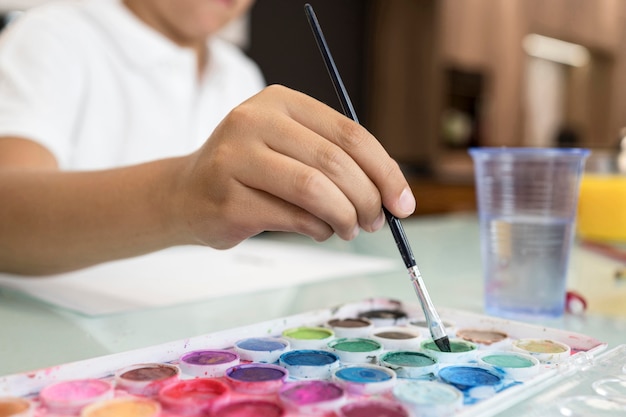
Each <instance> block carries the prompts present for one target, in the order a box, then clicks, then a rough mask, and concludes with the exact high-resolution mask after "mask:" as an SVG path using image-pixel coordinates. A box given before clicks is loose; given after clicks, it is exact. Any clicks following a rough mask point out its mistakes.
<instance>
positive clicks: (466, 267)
mask: <svg viewBox="0 0 626 417" xmlns="http://www.w3.org/2000/svg"><path fill="white" fill-rule="evenodd" d="M403 224H404V227H405V230H406V233H407V236H408V238H409V240H410V242H411V244H412V247H413V252H414V254H415V257H416V260H417V262H418V265H419V266H420V270H421V272H422V275H423V277H424V280H425V282H426V285H427V287H428V291H429V293H430V296H431V298H432V300H433V302H434V304H435V305H436V306H441V307H448V308H454V309H461V310H467V311H472V312H478V313H482V312H483V309H482V305H483V300H482V266H481V260H480V243H479V234H478V221H477V219H476V217H475V216H474V215H472V214H467V215H465V214H463V215H459V214H455V215H446V216H433V217H430V216H428V217H415V218H410V219H407V220H405V221H403ZM258 238H259V239H273V240H279V241H283V242H293V243H297V244H305V245H321V246H322V247H325V248H329V249H332V250H335V251H345V252H349V253H359V254H368V255H376V256H383V257H389V258H393V259H397V260H398V267H397V269H394V270H390V271H386V272H384V273H376V274H369V275H367V274H366V275H360V276H355V277H347V278H346V277H343V278H338V279H333V280H329V281H322V282H316V283H309V284H306V285H300V286H286V287H285V288H282V289H278V290H271V291H262V292H256V293H248V294H240V295H236V296H229V297H223V298H217V299H210V300H206V301H203V302H197V303H191V304H185V305H178V306H174V307H167V308H155V309H146V310H142V311H135V312H131V313H124V314H115V315H107V316H84V315H80V314H76V313H74V312H71V311H68V310H64V309H61V308H58V307H55V306H51V305H47V304H45V303H42V302H40V301H37V300H34V299H31V298H29V297H27V296H24V295H22V294H20V293H17V292H15V291H10V290H0V329H1V330H0V331H1V335H0V358H2V359H1V360H0V375H8V374H13V373H20V372H25V371H31V370H35V369H39V368H44V367H48V366H53V365H58V364H63V363H67V362H72V361H76V360H81V359H88V358H92V357H97V356H102V355H106V354H110V353H115V352H122V351H127V350H131V349H137V348H143V347H147V346H151V345H156V344H160V343H165V342H169V341H175V340H180V339H185V338H188V337H193V336H197V335H201V334H206V333H211V332H214V331H218V330H223V329H228V328H232V327H237V326H242V325H246V324H254V323H258V322H261V321H265V320H270V319H275V318H280V317H284V316H289V315H293V314H297V313H301V312H307V311H311V310H317V309H321V308H329V307H333V306H336V305H339V304H342V303H346V302H353V301H360V300H364V299H367V298H371V297H389V298H394V299H398V300H400V301H405V302H411V303H416V302H417V300H416V298H415V294H414V293H413V290H412V288H411V284H410V282H409V279H408V276H407V274H406V270H405V269H404V266H403V264H402V261H401V258H400V256H399V254H398V252H397V249H396V246H395V243H394V242H393V239H392V237H391V233H390V232H389V230H386V229H383V230H381V231H379V232H377V233H373V234H368V233H365V232H362V233H361V235H360V236H359V237H358V238H357V239H355V240H353V241H351V242H344V241H341V240H340V239H337V238H332V239H330V240H329V241H327V242H324V243H322V244H318V243H314V242H312V241H311V240H310V239H308V238H306V237H303V236H299V235H294V234H278V233H267V234H264V235H262V236H260V237H258ZM622 266H623V264H621V263H619V262H617V261H613V260H611V259H609V258H607V257H604V256H602V255H599V254H596V253H592V252H589V251H587V250H586V249H583V248H581V247H580V246H578V245H577V246H576V247H575V248H574V250H573V252H572V256H571V264H570V273H569V278H568V279H569V287H570V289H573V290H576V291H577V292H579V293H581V294H582V295H583V296H584V297H585V298H586V299H587V301H588V309H587V311H586V312H585V313H584V314H578V315H573V314H566V315H565V316H564V317H562V318H560V319H558V320H552V321H550V322H544V323H542V324H544V325H548V326H550V327H557V328H562V329H566V330H570V331H575V332H579V333H583V334H586V335H589V336H592V337H594V338H596V339H599V340H601V341H604V342H607V343H608V344H609V348H611V347H614V346H617V345H620V344H624V343H626V282H622V281H621V280H620V279H617V278H615V273H616V271H618V270H619V269H620V268H621V267H622ZM296 272H297V271H296Z"/></svg>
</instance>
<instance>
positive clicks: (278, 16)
mask: <svg viewBox="0 0 626 417" xmlns="http://www.w3.org/2000/svg"><path fill="white" fill-rule="evenodd" d="M46 1H55V0H22V1H20V0H12V1H10V0H9V1H8V0H0V11H1V12H2V15H3V24H4V23H6V22H7V21H9V20H10V19H11V18H13V17H15V16H18V15H19V14H16V13H15V11H16V10H17V11H19V10H25V9H27V8H29V7H32V6H33V5H36V4H39V3H44V2H46ZM309 3H311V4H312V5H313V7H314V8H315V11H316V14H317V16H318V19H319V20H320V24H321V25H322V28H323V30H324V33H325V35H326V40H327V42H328V44H329V46H330V48H331V51H332V53H333V56H334V58H335V61H336V62H337V66H338V68H339V70H340V72H341V74H342V77H343V78H344V82H345V84H346V87H347V89H348V91H349V94H350V96H351V98H352V100H353V102H354V105H355V109H356V111H357V114H358V115H359V118H360V121H361V123H362V124H363V125H364V126H365V127H367V128H368V129H369V130H370V131H371V132H372V133H374V134H375V135H376V136H377V137H378V138H379V139H380V141H381V142H382V143H383V145H384V146H385V148H386V149H387V150H388V152H389V153H390V154H391V155H392V156H393V157H394V158H395V159H396V160H397V161H398V162H399V163H400V164H401V166H402V168H403V169H404V171H405V173H406V174H407V177H409V179H410V181H411V184H412V187H413V191H414V193H415V195H416V197H417V199H418V208H417V211H416V215H424V214H434V213H447V212H456V211H473V210H475V204H476V203H475V196H474V188H473V168H472V162H471V160H470V158H469V155H468V154H467V148H468V147H472V146H503V145H506V146H548V147H549V146H581V147H588V148H591V149H592V150H594V151H597V152H600V153H601V152H606V151H608V152H613V151H616V150H617V149H618V148H619V139H620V138H619V134H620V129H621V128H622V127H623V126H626V25H625V23H626V1H623V0H334V1H332V2H331V1H328V0H326V1H323V0H318V1H315V0H310V1H309ZM303 5H304V2H298V1H294V0H257V2H256V4H255V6H254V8H253V9H252V11H251V13H250V15H249V16H247V17H246V19H244V20H243V21H242V22H238V24H237V25H234V26H233V27H232V28H229V29H228V30H227V31H225V33H224V36H227V37H230V38H231V39H232V40H233V41H234V42H237V43H239V44H240V45H241V46H242V48H243V49H244V50H245V51H246V53H248V54H249V55H250V56H251V57H252V58H253V59H255V60H256V61H257V62H258V64H259V65H260V66H261V69H262V70H263V72H264V74H265V76H266V79H267V81H268V83H280V84H283V85H287V86H289V87H291V88H294V89H297V90H300V91H303V92H305V93H307V94H310V95H312V96H314V97H316V98H318V99H320V100H322V101H324V102H326V103H327V104H329V105H331V106H333V107H335V108H337V109H340V107H339V102H338V100H337V97H336V95H335V92H334V90H333V87H332V84H331V82H330V79H329V77H328V74H327V73H326V69H325V67H324V65H323V63H322V60H321V58H320V54H319V51H318V49H317V46H316V45H315V42H314V40H313V37H312V34H311V30H310V28H309V26H308V23H307V21H306V18H305V16H304V11H303Z"/></svg>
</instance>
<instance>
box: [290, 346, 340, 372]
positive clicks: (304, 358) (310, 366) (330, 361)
mask: <svg viewBox="0 0 626 417" xmlns="http://www.w3.org/2000/svg"><path fill="white" fill-rule="evenodd" d="M278 361H279V364H280V365H281V366H283V367H284V368H285V369H287V371H288V372H289V376H290V377H292V378H296V379H327V378H330V376H331V375H332V372H333V371H334V370H335V369H337V368H339V365H340V362H339V356H337V355H336V354H334V353H333V352H328V351H326V350H315V349H299V350H292V351H290V352H285V353H283V354H282V355H280V358H279V360H278Z"/></svg>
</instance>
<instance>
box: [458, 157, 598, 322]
mask: <svg viewBox="0 0 626 417" xmlns="http://www.w3.org/2000/svg"><path fill="white" fill-rule="evenodd" d="M469 153H470V155H471V157H472V158H473V160H474V173H475V178H476V183H475V184H476V197H477V202H478V215H479V220H480V238H481V249H482V261H483V268H484V283H485V300H484V301H485V310H486V312H487V313H488V314H491V315H496V316H501V317H508V318H514V319H524V318H527V319H541V318H557V317H560V316H561V315H562V314H563V312H564V309H565V295H566V284H567V282H566V281H567V269H568V264H569V254H570V250H571V245H572V241H573V238H574V229H575V221H576V210H577V205H578V194H579V189H580V178H581V174H582V171H583V168H584V163H585V159H586V158H587V156H588V155H589V150H587V149H569V148H506V147H501V148H472V149H470V150H469Z"/></svg>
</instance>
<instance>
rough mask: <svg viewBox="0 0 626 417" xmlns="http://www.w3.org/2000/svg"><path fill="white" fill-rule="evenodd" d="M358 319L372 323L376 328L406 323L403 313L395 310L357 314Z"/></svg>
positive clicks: (404, 313) (379, 310)
mask: <svg viewBox="0 0 626 417" xmlns="http://www.w3.org/2000/svg"><path fill="white" fill-rule="evenodd" d="M358 317H360V318H365V319H368V320H369V321H371V322H372V323H374V326H376V327H389V326H401V325H404V324H406V323H407V322H408V316H407V314H406V312H405V311H403V310H397V309H376V310H369V311H364V312H362V313H359V315H358Z"/></svg>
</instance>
